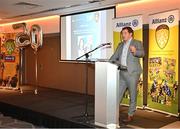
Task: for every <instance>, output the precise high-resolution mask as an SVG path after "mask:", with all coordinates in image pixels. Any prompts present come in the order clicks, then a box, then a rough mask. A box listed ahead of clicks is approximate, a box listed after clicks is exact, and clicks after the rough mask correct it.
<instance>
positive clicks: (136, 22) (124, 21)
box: [113, 15, 143, 106]
mask: <svg viewBox="0 0 180 129" xmlns="http://www.w3.org/2000/svg"><path fill="white" fill-rule="evenodd" d="M142 24H143V22H142V16H141V15H138V16H129V17H120V18H116V19H113V40H114V44H113V47H114V51H115V49H116V48H117V46H118V44H119V43H120V42H122V39H121V30H122V28H123V27H126V26H129V27H131V28H132V29H133V30H134V39H136V40H139V41H141V42H142V40H143V37H142V36H143V33H142V31H143V28H142ZM141 65H142V59H141ZM137 90H138V95H137V105H138V106H142V105H143V75H141V77H140V79H139V83H138V88H137ZM129 100H130V96H129V93H128V91H126V92H125V94H124V97H123V100H122V104H125V105H128V104H129Z"/></svg>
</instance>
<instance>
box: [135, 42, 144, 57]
mask: <svg viewBox="0 0 180 129" xmlns="http://www.w3.org/2000/svg"><path fill="white" fill-rule="evenodd" d="M144 55H145V52H144V47H143V44H142V43H141V42H137V46H136V53H134V56H136V57H139V58H143V57H144Z"/></svg>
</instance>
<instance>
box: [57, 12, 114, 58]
mask: <svg viewBox="0 0 180 129" xmlns="http://www.w3.org/2000/svg"><path fill="white" fill-rule="evenodd" d="M113 17H114V10H113V9H109V10H102V11H96V12H89V13H81V14H77V15H68V16H63V17H61V60H76V59H77V58H78V57H80V56H82V55H83V54H85V53H87V52H89V51H90V50H93V49H94V48H96V47H97V46H99V45H101V44H103V43H107V42H112V18H113ZM111 49H112V48H110V47H103V48H101V49H99V50H97V51H95V52H93V53H91V54H90V55H89V59H91V60H96V59H108V58H109V57H110V56H111V54H112V52H111V51H112V50H111ZM84 59H85V58H81V59H80V60H84Z"/></svg>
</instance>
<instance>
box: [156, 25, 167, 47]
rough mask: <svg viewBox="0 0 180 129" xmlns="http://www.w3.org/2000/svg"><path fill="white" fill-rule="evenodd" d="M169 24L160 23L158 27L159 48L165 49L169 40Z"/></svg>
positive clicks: (157, 39) (157, 40)
mask: <svg viewBox="0 0 180 129" xmlns="http://www.w3.org/2000/svg"><path fill="white" fill-rule="evenodd" d="M169 33H170V30H169V26H168V25H166V24H162V25H159V26H158V27H157V28H156V33H155V37H156V43H157V44H158V46H159V48H161V49H164V48H165V47H166V45H167V43H168V41H169Z"/></svg>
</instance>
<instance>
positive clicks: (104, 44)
mask: <svg viewBox="0 0 180 129" xmlns="http://www.w3.org/2000/svg"><path fill="white" fill-rule="evenodd" d="M108 45H112V43H111V42H109V43H102V44H101V45H100V46H101V47H103V46H108Z"/></svg>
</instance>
